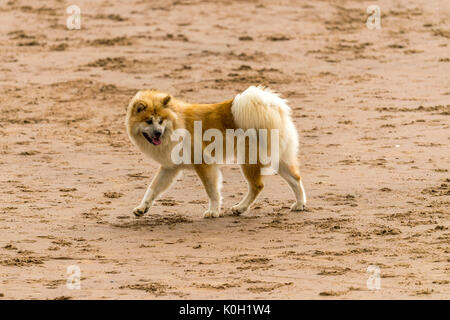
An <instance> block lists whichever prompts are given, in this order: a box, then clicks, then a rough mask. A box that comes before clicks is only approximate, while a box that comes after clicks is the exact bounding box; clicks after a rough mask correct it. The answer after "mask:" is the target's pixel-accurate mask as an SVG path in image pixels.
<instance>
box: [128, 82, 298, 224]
mask: <svg viewBox="0 0 450 320" xmlns="http://www.w3.org/2000/svg"><path fill="white" fill-rule="evenodd" d="M290 113H291V109H290V108H289V106H288V105H287V103H286V100H284V99H282V98H280V97H279V96H278V95H277V94H275V93H273V92H272V91H270V90H269V89H264V88H262V87H254V86H252V87H250V88H248V89H247V90H245V91H244V92H243V93H241V94H238V95H237V96H236V97H234V99H231V100H227V101H224V102H220V103H216V104H191V103H186V102H183V101H181V100H178V99H176V98H174V97H172V96H170V95H168V94H166V93H163V92H160V91H157V90H143V91H139V92H138V93H137V94H136V95H135V96H134V97H133V99H132V100H131V102H130V104H129V106H128V110H127V116H126V126H127V132H128V135H129V137H130V139H131V141H132V142H133V143H134V144H135V145H136V146H137V147H138V148H139V149H140V150H141V151H142V152H143V153H144V154H146V155H148V156H149V157H151V158H152V159H153V160H155V161H156V162H158V163H159V164H160V165H161V166H160V168H159V170H158V172H157V174H156V176H155V178H154V179H153V181H152V182H151V184H150V186H149V187H148V189H147V191H146V193H145V195H144V198H143V199H142V201H141V203H140V205H139V206H138V207H137V208H135V209H134V210H133V213H134V214H135V215H136V216H142V215H144V214H145V213H146V212H147V211H148V209H149V208H150V206H151V205H152V204H153V202H154V201H155V199H156V198H157V197H158V196H159V195H160V194H161V193H162V192H163V191H165V190H166V189H167V188H168V187H169V186H170V185H171V183H172V182H173V181H174V180H175V178H176V177H177V175H178V174H179V173H180V172H181V171H182V170H183V169H187V168H193V169H194V170H195V171H196V172H197V174H198V176H199V177H200V179H201V181H202V183H203V185H204V187H205V189H206V193H207V195H208V198H209V208H208V210H207V211H206V212H205V213H204V217H205V218H207V217H219V215H220V205H221V196H220V188H221V185H222V182H221V179H222V176H221V172H220V164H221V163H225V161H226V159H219V161H217V159H216V161H215V162H213V163H211V161H206V162H205V161H202V162H201V163H199V162H198V161H195V159H194V158H195V154H196V153H197V154H198V153H199V151H200V153H201V154H202V155H203V152H204V151H206V150H205V149H207V145H206V143H205V141H201V142H200V147H199V144H198V141H197V142H196V141H194V136H195V132H194V131H195V130H196V123H200V124H201V130H202V131H201V133H202V135H203V133H205V132H206V131H208V130H211V129H212V130H214V132H216V133H222V134H223V136H226V135H227V134H228V131H229V130H240V129H241V132H242V131H243V130H248V129H256V130H259V129H263V130H266V131H267V130H270V131H271V132H272V131H274V130H275V131H276V133H277V134H276V136H275V135H273V134H272V136H274V137H276V140H274V139H271V140H270V142H269V143H267V144H266V145H270V144H272V145H273V144H278V146H277V155H276V156H278V157H279V163H278V173H279V174H280V176H281V177H283V178H284V179H285V180H286V181H287V183H288V184H289V186H290V187H291V189H292V191H293V192H294V195H295V198H296V202H295V203H294V204H293V206H292V207H291V210H293V211H299V210H303V209H304V207H305V205H306V195H305V191H304V188H303V184H302V181H301V178H300V173H299V169H298V163H297V155H298V134H297V130H296V128H295V125H294V123H293V122H292V120H291V116H290ZM180 132H181V133H180ZM183 132H184V133H183ZM175 133H177V134H175ZM174 136H176V138H178V139H174ZM248 137H249V136H247V138H248ZM180 138H186V140H187V141H188V142H189V144H188V146H189V148H191V149H190V150H184V151H185V152H186V151H187V152H186V155H187V159H188V160H192V161H185V162H183V163H179V162H178V161H175V160H174V157H173V154H174V153H173V150H174V148H177V146H180V141H179V140H180ZM215 139H216V140H217V138H215ZM233 139H234V137H233ZM244 139H245V138H244ZM210 140H211V139H210ZM217 141H219V140H217ZM191 142H192V143H191ZM221 143H222V142H221ZM238 144H239V141H238ZM241 144H242V141H241ZM244 145H245V161H244V162H241V170H242V173H243V175H244V177H245V179H246V180H247V183H248V193H247V195H246V196H245V198H244V199H243V200H242V201H241V202H240V203H239V204H237V205H235V206H233V207H232V212H233V213H234V214H241V213H243V212H245V211H246V210H247V209H248V207H249V206H250V205H251V204H252V203H253V201H254V200H255V199H256V197H257V196H258V194H259V193H260V192H261V190H262V189H263V187H264V184H263V181H262V174H261V170H262V169H263V168H265V167H267V163H264V164H263V162H262V161H260V160H261V159H260V158H257V161H256V162H250V161H248V159H249V157H250V155H249V152H250V149H251V148H250V146H249V145H250V143H249V145H248V146H247V145H246V144H245V140H244ZM261 146H262V145H261V144H259V145H258V149H261V148H262V147H261ZM221 147H222V146H221ZM223 147H224V149H227V147H228V150H227V152H226V154H227V156H228V155H229V154H230V149H231V148H233V150H232V151H231V153H232V154H234V155H236V150H237V149H238V148H237V147H234V143H233V145H232V147H230V145H228V144H225V142H223ZM213 154H214V152H213ZM186 155H185V156H186ZM271 156H273V157H275V155H271ZM220 157H222V155H221V156H220ZM223 158H226V157H225V156H223ZM185 159H186V157H185ZM221 160H223V161H222V162H221Z"/></svg>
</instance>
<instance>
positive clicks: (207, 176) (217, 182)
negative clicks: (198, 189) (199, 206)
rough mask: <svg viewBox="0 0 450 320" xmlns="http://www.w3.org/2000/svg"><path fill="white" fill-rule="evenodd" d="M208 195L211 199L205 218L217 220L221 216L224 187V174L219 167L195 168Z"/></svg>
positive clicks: (204, 165) (198, 166)
mask: <svg viewBox="0 0 450 320" xmlns="http://www.w3.org/2000/svg"><path fill="white" fill-rule="evenodd" d="M195 171H196V172H197V174H198V176H199V177H200V180H201V181H202V183H203V186H204V187H205V189H206V193H207V194H208V198H209V209H208V210H207V211H205V213H204V214H203V218H217V217H219V215H220V201H221V197H220V187H221V186H222V174H221V172H220V169H219V167H218V166H217V165H206V164H200V165H197V166H195Z"/></svg>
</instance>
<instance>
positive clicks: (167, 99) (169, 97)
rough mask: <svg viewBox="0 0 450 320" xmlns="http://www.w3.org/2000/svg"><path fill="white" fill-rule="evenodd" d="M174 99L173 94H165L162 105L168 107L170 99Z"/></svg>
mask: <svg viewBox="0 0 450 320" xmlns="http://www.w3.org/2000/svg"><path fill="white" fill-rule="evenodd" d="M171 99H172V97H171V96H165V97H164V99H163V100H162V105H163V107H164V108H165V107H167V106H168V105H169V102H170V100H171Z"/></svg>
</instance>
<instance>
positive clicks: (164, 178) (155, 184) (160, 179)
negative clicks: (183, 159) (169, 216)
mask: <svg viewBox="0 0 450 320" xmlns="http://www.w3.org/2000/svg"><path fill="white" fill-rule="evenodd" d="M179 172H180V170H179V169H178V168H164V167H160V168H159V170H158V172H157V173H156V176H155V178H153V180H152V182H151V183H150V185H149V186H148V188H147V191H146V192H145V195H144V198H143V199H142V201H141V204H140V205H139V206H138V207H136V208H135V209H134V210H133V213H134V215H135V216H136V217H140V216H143V215H144V214H145V213H146V212H147V211H148V209H149V208H150V207H151V205H152V204H153V201H155V199H156V198H157V197H158V196H159V195H160V194H161V193H162V192H164V191H165V190H166V189H167V188H169V186H170V185H171V184H172V181H173V180H174V179H175V177H176V176H177V174H178V173H179Z"/></svg>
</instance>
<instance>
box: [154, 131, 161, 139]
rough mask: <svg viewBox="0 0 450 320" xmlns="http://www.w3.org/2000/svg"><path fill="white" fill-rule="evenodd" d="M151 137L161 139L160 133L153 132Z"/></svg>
mask: <svg viewBox="0 0 450 320" xmlns="http://www.w3.org/2000/svg"><path fill="white" fill-rule="evenodd" d="M153 135H154V136H155V138H159V137H161V131H155V132H153Z"/></svg>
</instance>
